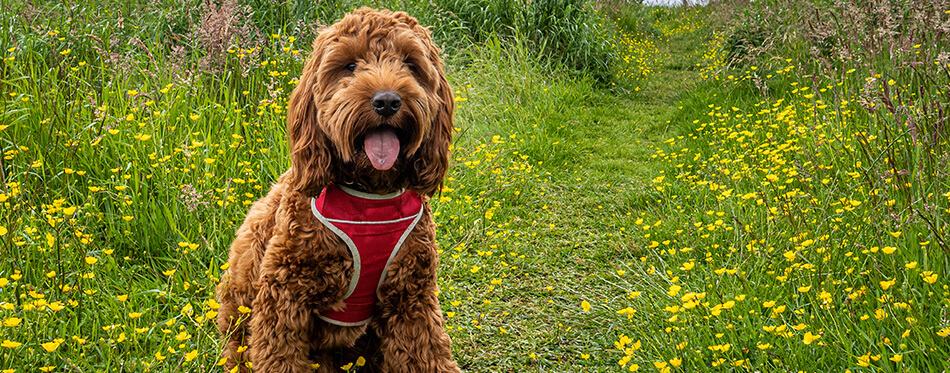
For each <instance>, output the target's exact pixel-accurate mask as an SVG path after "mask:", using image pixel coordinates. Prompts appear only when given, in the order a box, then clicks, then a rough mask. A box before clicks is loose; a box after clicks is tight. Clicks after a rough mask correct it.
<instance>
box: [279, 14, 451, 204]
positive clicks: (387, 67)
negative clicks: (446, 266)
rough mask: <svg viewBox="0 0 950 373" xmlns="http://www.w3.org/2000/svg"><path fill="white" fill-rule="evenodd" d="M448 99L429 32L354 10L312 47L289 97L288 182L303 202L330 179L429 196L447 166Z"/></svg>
mask: <svg viewBox="0 0 950 373" xmlns="http://www.w3.org/2000/svg"><path fill="white" fill-rule="evenodd" d="M453 101H454V100H453V94H452V89H451V88H450V87H449V85H448V82H447V81H446V80H445V75H444V72H443V65H442V61H441V60H440V58H439V49H438V48H437V47H436V46H435V45H434V44H433V43H432V39H431V37H430V36H429V31H428V30H426V29H425V28H423V27H422V26H420V25H419V24H418V22H417V21H416V19H415V18H412V17H411V16H409V15H408V14H406V13H403V12H396V13H392V12H389V11H386V10H383V11H376V10H372V9H369V8H362V9H358V10H356V11H354V12H353V13H351V14H348V15H346V16H345V17H344V18H343V19H342V20H340V21H339V22H337V23H336V24H334V25H332V26H330V27H328V28H326V29H325V30H323V31H322V32H321V33H320V35H319V36H318V37H317V38H316V40H314V42H313V51H312V52H311V53H310V57H309V60H308V61H307V64H306V66H305V67H304V70H303V73H302V75H301V77H300V83H299V85H298V86H297V87H296V88H295V89H294V91H293V93H292V94H291V96H290V103H289V110H288V112H287V136H288V138H289V141H290V152H291V169H290V172H289V173H288V175H287V176H289V178H290V180H289V182H290V183H291V184H292V185H293V187H294V188H295V189H297V190H298V191H300V192H303V193H307V194H311V195H315V194H316V193H319V191H320V190H321V189H322V188H324V187H325V186H326V185H328V184H329V183H330V182H331V181H333V182H338V183H345V184H351V185H353V186H355V187H357V188H360V189H363V190H365V191H368V192H377V193H383V192H391V191H394V190H397V189H400V188H409V189H411V190H415V191H416V192H418V193H420V194H423V195H428V196H431V195H432V194H434V193H435V192H436V191H438V189H439V188H440V187H441V184H442V178H443V177H444V176H445V172H446V169H447V167H448V161H449V159H448V153H449V142H450V141H451V137H452V129H453V125H452V112H453V110H454V102H453Z"/></svg>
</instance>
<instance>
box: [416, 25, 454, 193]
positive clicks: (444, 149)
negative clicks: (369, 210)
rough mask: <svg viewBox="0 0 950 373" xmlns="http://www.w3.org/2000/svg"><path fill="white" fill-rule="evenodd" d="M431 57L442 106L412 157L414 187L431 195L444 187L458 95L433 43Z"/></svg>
mask: <svg viewBox="0 0 950 373" xmlns="http://www.w3.org/2000/svg"><path fill="white" fill-rule="evenodd" d="M429 58H430V59H431V60H432V65H433V66H435V68H436V70H437V71H438V75H439V76H438V84H439V86H438V87H437V88H436V91H435V94H436V95H437V96H438V101H439V102H438V105H439V109H438V110H437V113H436V115H435V118H434V120H433V121H432V126H431V127H430V128H429V131H428V133H426V135H425V137H424V138H423V139H422V144H421V145H420V147H419V150H418V151H416V154H415V156H414V157H413V159H414V162H413V163H412V167H413V169H414V172H413V173H412V180H411V182H412V185H411V188H412V189H414V190H416V191H417V192H419V193H420V194H422V195H425V196H430V197H431V196H432V195H434V194H436V193H438V192H439V190H440V189H441V188H442V179H443V178H444V177H445V173H446V171H447V170H448V168H449V144H450V143H451V142H452V131H453V129H454V124H453V121H454V119H453V112H454V111H455V99H454V98H455V96H454V94H453V92H452V88H451V87H449V82H448V81H447V80H446V79H445V73H444V72H443V70H442V61H441V60H440V59H439V50H438V48H436V47H435V46H434V45H431V44H430V48H429Z"/></svg>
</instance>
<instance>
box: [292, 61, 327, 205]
mask: <svg viewBox="0 0 950 373" xmlns="http://www.w3.org/2000/svg"><path fill="white" fill-rule="evenodd" d="M313 47H314V51H313V53H311V55H310V61H308V62H307V65H306V67H304V70H303V74H302V75H301V77H300V83H299V84H297V88H294V91H293V93H291V95H290V102H289V105H288V109H287V140H288V142H289V148H290V171H289V172H288V176H289V178H290V179H289V180H288V182H289V183H290V185H291V186H292V188H293V189H294V190H296V191H298V192H300V193H303V194H305V195H317V194H318V193H320V191H321V190H323V188H325V187H326V186H327V185H329V184H330V160H331V155H330V142H329V139H328V138H327V136H326V134H325V133H324V132H323V128H322V126H320V123H319V122H318V121H317V105H316V103H315V102H314V100H315V95H316V92H315V90H316V89H317V87H318V85H317V74H318V69H319V66H320V56H319V53H320V50H321V49H322V48H321V47H320V45H319V44H318V43H317V42H314V45H313Z"/></svg>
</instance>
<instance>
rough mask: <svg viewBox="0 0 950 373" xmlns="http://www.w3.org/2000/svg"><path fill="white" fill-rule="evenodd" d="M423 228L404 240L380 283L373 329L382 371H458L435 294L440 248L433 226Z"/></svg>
mask: <svg viewBox="0 0 950 373" xmlns="http://www.w3.org/2000/svg"><path fill="white" fill-rule="evenodd" d="M423 220H425V219H423ZM430 224H431V221H430ZM420 225H423V223H420ZM417 230H418V228H417ZM422 231H423V232H422V233H421V234H419V235H416V234H415V233H416V232H413V233H414V234H413V235H412V236H411V237H410V239H409V240H407V241H406V242H405V244H404V245H403V248H402V249H401V250H400V253H399V255H398V256H397V258H396V260H395V261H394V262H393V263H392V264H391V265H390V267H389V275H388V277H387V278H386V281H385V282H384V283H383V285H382V287H381V288H380V312H379V315H378V317H377V318H376V319H375V321H374V322H375V324H374V329H375V330H376V332H377V334H378V335H379V337H380V339H381V350H382V352H383V359H384V361H383V363H382V366H383V371H384V372H390V373H396V372H459V368H458V364H456V362H455V361H454V360H453V359H452V350H451V348H450V346H449V336H448V335H447V334H446V333H445V322H444V321H443V319H442V310H441V309H440V308H439V298H438V296H437V295H436V291H437V289H438V287H437V285H436V267H437V266H438V262H439V257H438V253H437V252H436V247H435V244H434V243H433V242H432V236H431V235H430V234H427V233H428V232H431V231H428V232H426V231H427V229H424V228H423V229H422Z"/></svg>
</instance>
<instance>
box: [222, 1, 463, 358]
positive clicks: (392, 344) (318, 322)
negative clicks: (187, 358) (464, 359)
mask: <svg viewBox="0 0 950 373" xmlns="http://www.w3.org/2000/svg"><path fill="white" fill-rule="evenodd" d="M439 53H440V51H439V49H438V48H437V47H436V46H435V44H433V42H432V39H431V37H430V33H429V31H428V30H427V29H426V28H424V27H422V26H420V25H419V24H418V21H416V19H414V18H412V17H411V16H409V15H408V14H406V13H403V12H390V11H387V10H381V11H376V10H373V9H369V8H362V9H358V10H355V11H354V12H352V13H350V14H348V15H346V16H345V17H344V18H343V19H342V20H340V21H339V22H337V23H336V24H333V25H332V26H329V27H327V28H326V29H324V30H323V31H321V33H320V34H319V36H318V37H317V38H316V39H315V40H314V42H313V51H312V52H311V53H310V56H309V59H308V61H307V63H306V65H305V67H304V69H303V72H302V75H301V77H300V79H299V84H298V85H297V87H296V88H295V89H294V90H293V92H292V93H291V96H290V100H289V102H288V111H287V138H288V141H289V151H290V161H291V162H290V163H291V164H290V169H289V170H287V171H286V172H285V173H284V174H282V175H281V176H280V177H279V178H278V180H277V182H276V184H274V185H273V187H272V188H271V190H270V191H269V192H268V193H267V195H266V196H264V197H263V198H261V199H260V200H258V201H257V202H255V203H254V204H253V205H252V207H251V209H250V211H249V212H248V214H247V218H246V220H245V221H244V223H243V224H242V225H241V226H240V228H239V229H238V230H237V233H236V238H235V239H234V242H233V243H232V244H231V247H230V253H229V258H228V267H227V269H226V270H225V271H224V273H223V274H222V278H221V282H220V285H219V286H218V289H217V297H218V302H219V303H220V305H221V307H220V308H219V310H218V316H217V326H218V330H219V332H220V334H221V338H222V341H223V342H224V351H223V354H222V355H223V357H224V358H226V359H225V367H226V369H227V370H229V371H231V370H233V369H235V368H236V367H237V368H238V369H239V370H240V371H243V372H249V371H250V370H251V369H253V371H254V372H264V373H278V372H279V373H284V372H295V373H301V372H313V371H314V368H316V370H317V371H320V372H332V371H338V369H339V368H340V367H341V366H342V365H345V364H347V362H356V363H358V364H366V365H365V366H363V367H362V368H360V369H361V370H364V371H366V370H368V371H381V372H416V373H418V372H459V368H458V365H457V363H456V362H455V360H454V359H453V358H452V353H451V349H450V341H449V337H448V335H447V334H446V333H445V328H444V320H443V318H442V311H441V310H440V308H439V300H438V297H437V292H438V287H437V285H436V267H437V266H438V262H439V257H438V251H437V250H438V248H437V246H436V243H435V223H434V222H433V220H432V213H431V210H430V207H429V202H428V201H429V198H430V197H432V196H433V195H434V194H435V193H437V192H438V191H439V190H441V187H442V180H443V177H444V176H445V173H446V170H447V168H448V164H449V144H450V142H451V140H452V131H453V117H452V115H453V111H454V100H453V98H454V96H453V92H452V89H451V88H450V87H449V84H448V82H447V81H446V79H445V74H444V72H443V63H442V61H441V59H440V57H439ZM360 357H362V359H360Z"/></svg>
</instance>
